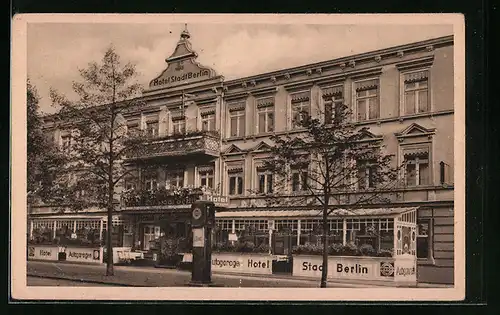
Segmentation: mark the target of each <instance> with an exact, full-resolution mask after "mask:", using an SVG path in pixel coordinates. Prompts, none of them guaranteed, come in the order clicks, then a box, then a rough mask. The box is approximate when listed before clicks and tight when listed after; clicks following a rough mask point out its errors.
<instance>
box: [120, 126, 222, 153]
mask: <svg viewBox="0 0 500 315" xmlns="http://www.w3.org/2000/svg"><path fill="white" fill-rule="evenodd" d="M219 140H220V136H219V134H218V133H217V132H215V131H193V132H187V133H184V134H173V135H168V136H163V137H149V138H148V139H147V140H146V141H145V142H144V143H143V144H141V145H140V146H138V147H137V148H135V149H134V150H131V152H129V153H128V154H127V159H148V158H155V157H168V156H172V157H177V156H185V155H191V154H201V155H209V156H218V155H219V154H220V141H219Z"/></svg>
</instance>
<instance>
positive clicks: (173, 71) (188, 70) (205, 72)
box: [149, 58, 215, 89]
mask: <svg viewBox="0 0 500 315" xmlns="http://www.w3.org/2000/svg"><path fill="white" fill-rule="evenodd" d="M214 75H215V73H214V71H213V70H211V69H209V68H207V67H202V66H200V65H199V64H198V63H197V62H196V61H194V60H193V58H191V59H188V60H179V61H175V62H172V63H169V65H168V67H167V69H165V71H163V73H162V74H161V75H160V76H158V77H157V78H155V79H153V80H152V81H151V82H150V83H149V87H150V88H151V89H158V88H166V87H172V86H176V85H180V84H187V83H194V82H199V81H203V80H206V79H210V78H212V77H213V76H214Z"/></svg>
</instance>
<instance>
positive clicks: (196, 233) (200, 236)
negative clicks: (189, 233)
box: [193, 228, 205, 247]
mask: <svg viewBox="0 0 500 315" xmlns="http://www.w3.org/2000/svg"><path fill="white" fill-rule="evenodd" d="M204 236H205V228H197V229H195V228H193V247H204V246H205V237H204Z"/></svg>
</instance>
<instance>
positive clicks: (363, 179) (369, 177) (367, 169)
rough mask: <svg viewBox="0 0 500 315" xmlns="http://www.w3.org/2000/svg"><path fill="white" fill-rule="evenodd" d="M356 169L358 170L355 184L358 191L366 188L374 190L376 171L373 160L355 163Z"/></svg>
mask: <svg viewBox="0 0 500 315" xmlns="http://www.w3.org/2000/svg"><path fill="white" fill-rule="evenodd" d="M356 164H357V166H358V167H357V168H358V178H357V184H358V189H360V190H363V189H367V188H374V187H375V172H376V170H377V168H376V161H374V160H366V161H358V162H357V163H356Z"/></svg>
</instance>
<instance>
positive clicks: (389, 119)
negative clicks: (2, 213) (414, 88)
mask: <svg viewBox="0 0 500 315" xmlns="http://www.w3.org/2000/svg"><path fill="white" fill-rule="evenodd" d="M454 112H455V111H454V110H453V109H447V110H441V111H437V112H432V111H431V112H426V113H419V114H413V115H401V116H397V117H387V118H377V119H369V120H362V121H356V122H355V123H356V124H357V125H369V124H374V123H377V124H381V123H387V122H394V121H399V122H403V121H404V120H411V119H416V118H424V117H434V116H441V115H448V114H453V113H454Z"/></svg>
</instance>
